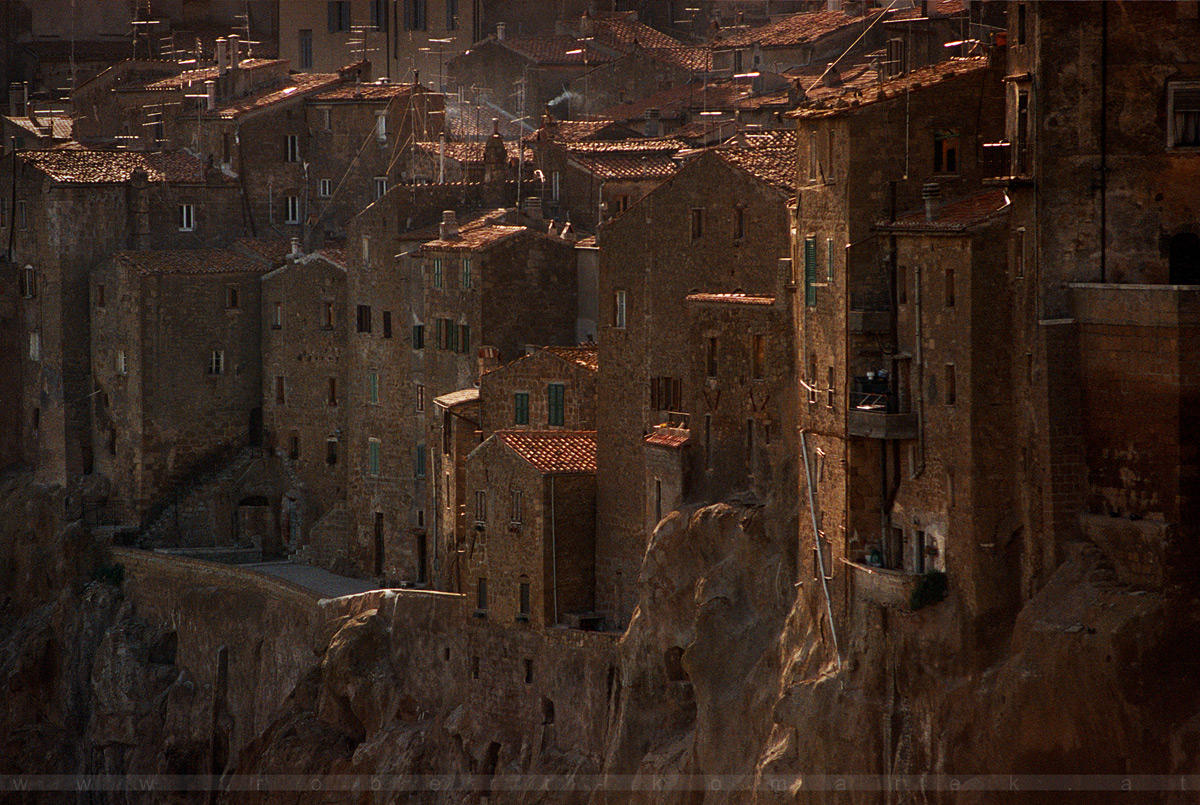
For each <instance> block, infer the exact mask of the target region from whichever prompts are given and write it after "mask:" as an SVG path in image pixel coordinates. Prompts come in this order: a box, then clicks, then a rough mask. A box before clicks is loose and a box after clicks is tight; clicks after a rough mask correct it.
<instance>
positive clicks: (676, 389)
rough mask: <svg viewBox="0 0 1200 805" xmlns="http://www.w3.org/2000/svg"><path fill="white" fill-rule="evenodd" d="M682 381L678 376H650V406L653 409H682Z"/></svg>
mask: <svg viewBox="0 0 1200 805" xmlns="http://www.w3.org/2000/svg"><path fill="white" fill-rule="evenodd" d="M682 386H683V383H682V381H681V380H680V379H679V378H678V377H652V378H650V408H651V410H654V411H680V410H682V409H683V393H682Z"/></svg>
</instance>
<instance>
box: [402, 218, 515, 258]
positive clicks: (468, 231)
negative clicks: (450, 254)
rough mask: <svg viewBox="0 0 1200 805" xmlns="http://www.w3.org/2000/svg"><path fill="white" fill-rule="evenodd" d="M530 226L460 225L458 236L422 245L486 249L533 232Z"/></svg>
mask: <svg viewBox="0 0 1200 805" xmlns="http://www.w3.org/2000/svg"><path fill="white" fill-rule="evenodd" d="M531 231H532V230H530V229H529V228H528V227H524V226H508V225H506V224H493V223H481V224H480V225H477V226H462V227H459V230H458V237H457V238H444V239H443V238H438V239H437V240H431V241H429V242H428V243H426V244H424V245H423V246H421V251H428V250H437V251H455V252H468V251H475V250H476V249H486V248H488V247H489V246H493V245H495V244H497V243H499V242H500V241H502V240H506V239H508V238H511V237H513V236H514V235H518V234H520V233H522V232H531Z"/></svg>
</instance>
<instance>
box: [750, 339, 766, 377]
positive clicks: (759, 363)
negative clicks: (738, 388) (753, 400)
mask: <svg viewBox="0 0 1200 805" xmlns="http://www.w3.org/2000/svg"><path fill="white" fill-rule="evenodd" d="M753 350H754V351H753V354H752V355H751V364H752V366H751V368H752V370H753V377H754V379H755V380H761V379H762V376H763V367H764V366H765V365H766V362H767V339H766V336H762V335H756V336H754V347H753Z"/></svg>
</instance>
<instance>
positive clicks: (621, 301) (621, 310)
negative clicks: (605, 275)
mask: <svg viewBox="0 0 1200 805" xmlns="http://www.w3.org/2000/svg"><path fill="white" fill-rule="evenodd" d="M615 301H616V304H615V306H614V308H613V327H616V328H617V329H618V330H624V329H625V292H624V291H617V293H616V300H615Z"/></svg>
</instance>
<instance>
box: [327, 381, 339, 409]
mask: <svg viewBox="0 0 1200 805" xmlns="http://www.w3.org/2000/svg"><path fill="white" fill-rule="evenodd" d="M326 396H327V397H328V400H327V402H328V403H329V404H330V405H337V404H338V393H337V378H336V377H331V378H329V393H328V394H327V395H326Z"/></svg>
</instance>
